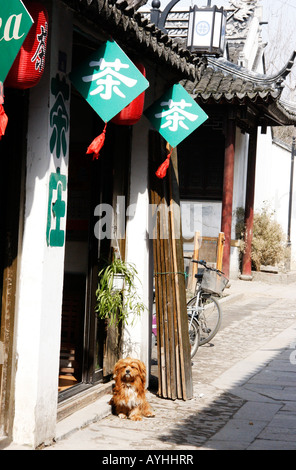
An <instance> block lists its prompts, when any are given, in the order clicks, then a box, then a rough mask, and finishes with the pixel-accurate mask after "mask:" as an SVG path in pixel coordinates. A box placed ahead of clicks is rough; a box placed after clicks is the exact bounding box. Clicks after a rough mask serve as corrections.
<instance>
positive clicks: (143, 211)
mask: <svg viewBox="0 0 296 470" xmlns="http://www.w3.org/2000/svg"><path fill="white" fill-rule="evenodd" d="M148 131H149V123H148V121H147V120H146V119H141V120H140V121H139V122H138V123H137V124H135V125H134V126H133V141H132V156H131V171H130V195H129V204H128V210H127V216H128V218H127V228H126V261H127V262H130V263H133V264H134V265H135V267H136V269H137V271H138V277H139V280H140V282H139V283H138V285H137V292H138V294H139V296H140V298H141V301H142V302H143V303H144V304H145V305H146V306H147V310H145V312H144V313H143V314H142V315H141V317H140V318H139V317H137V318H136V320H135V322H134V324H133V325H131V324H129V325H128V326H126V327H125V329H124V344H123V356H132V357H137V358H139V359H141V360H142V361H143V362H144V363H145V364H146V367H147V370H148V364H149V340H150V336H151V334H150V331H151V327H150V316H149V315H150V314H149V310H150V308H149V307H150V303H151V279H150V277H151V270H150V257H151V256H152V252H151V253H150V255H149V246H150V243H149V212H148V211H149V193H148ZM145 141H146V142H147V145H144V144H143V142H145ZM132 318H134V317H133V313H132V312H131V319H132Z"/></svg>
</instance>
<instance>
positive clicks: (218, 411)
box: [11, 278, 296, 455]
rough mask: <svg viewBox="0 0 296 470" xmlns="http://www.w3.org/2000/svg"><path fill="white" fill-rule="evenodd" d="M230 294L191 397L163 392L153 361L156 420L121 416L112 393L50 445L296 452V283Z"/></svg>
mask: <svg viewBox="0 0 296 470" xmlns="http://www.w3.org/2000/svg"><path fill="white" fill-rule="evenodd" d="M273 279H275V278H273ZM285 281H287V279H285ZM226 291H227V294H228V295H227V297H226V298H225V299H224V300H222V302H223V322H222V327H221V330H220V331H219V333H218V334H217V336H216V337H215V338H214V339H213V340H212V343H210V344H207V345H205V346H203V347H200V348H199V350H198V351H197V354H196V355H195V357H194V358H193V361H192V372H193V386H194V387H193V388H194V396H193V398H192V399H191V400H188V401H182V400H176V401H172V400H166V399H162V398H159V397H158V396H157V395H156V389H154V388H155V387H154V386H155V384H156V383H157V378H156V377H155V375H156V372H155V371H157V365H156V361H155V359H153V360H152V368H151V374H152V377H151V382H150V384H151V385H150V389H149V392H148V399H149V401H150V403H151V405H152V407H153V409H154V411H155V414H156V416H155V418H144V419H143V421H140V422H133V421H129V420H121V419H119V418H118V417H116V416H113V415H111V414H110V407H109V405H108V401H109V399H110V395H105V396H103V397H101V398H100V399H99V400H97V401H96V402H95V403H93V404H91V405H89V406H87V407H85V408H83V409H82V410H80V411H78V412H76V413H74V414H73V415H71V416H69V417H68V418H66V419H64V420H63V421H61V422H59V423H58V438H57V441H56V443H54V444H53V445H51V446H49V447H46V448H45V449H44V450H105V451H108V450H110V451H112V450H113V451H116V450H125V451H138V450H142V451H143V450H146V451H151V452H152V451H153V452H155V451H156V450H159V451H169V452H173V451H187V452H193V451H196V450H236V449H237V450H244V449H251V450H253V449H260V450H271V449H273V450H277V449H282V450H286V449H287V450H296V393H295V390H296V307H295V305H296V282H295V281H294V282H292V283H289V284H283V283H271V282H270V280H269V279H268V282H261V281H260V280H259V281H258V280H256V281H252V282H247V281H240V280H237V281H231V287H230V288H229V289H226ZM11 449H13V446H12V447H11ZM110 455H111V454H110Z"/></svg>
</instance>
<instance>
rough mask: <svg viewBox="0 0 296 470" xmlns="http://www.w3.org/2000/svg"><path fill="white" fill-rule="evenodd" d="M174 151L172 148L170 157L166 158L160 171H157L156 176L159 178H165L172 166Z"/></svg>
mask: <svg viewBox="0 0 296 470" xmlns="http://www.w3.org/2000/svg"><path fill="white" fill-rule="evenodd" d="M173 150H174V149H173V148H172V149H171V151H170V153H169V154H168V156H167V157H166V159H165V161H164V162H163V163H162V164H161V165H160V167H159V168H158V170H157V171H156V173H155V174H156V176H157V178H160V179H162V178H164V177H165V175H166V173H167V169H168V167H169V165H170V159H171V155H172V151H173Z"/></svg>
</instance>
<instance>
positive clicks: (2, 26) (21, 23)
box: [0, 0, 34, 83]
mask: <svg viewBox="0 0 296 470" xmlns="http://www.w3.org/2000/svg"><path fill="white" fill-rule="evenodd" d="M33 23H34V21H33V19H32V17H31V15H30V14H29V12H28V10H27V9H26V8H25V6H24V4H23V2H21V0H4V1H3V0H1V2H0V58H1V59H0V82H2V83H3V82H4V80H5V78H6V77H7V74H8V72H9V70H10V68H11V67H12V64H13V62H14V60H15V58H16V56H17V54H18V52H19V50H20V48H21V46H22V44H23V42H24V40H25V39H26V36H27V34H28V32H29V31H30V29H31V26H32V24H33Z"/></svg>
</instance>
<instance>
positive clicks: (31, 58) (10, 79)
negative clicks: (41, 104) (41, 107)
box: [5, 0, 48, 89]
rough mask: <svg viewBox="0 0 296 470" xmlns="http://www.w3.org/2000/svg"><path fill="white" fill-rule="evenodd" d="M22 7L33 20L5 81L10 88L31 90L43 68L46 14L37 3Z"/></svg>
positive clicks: (46, 34) (46, 24)
mask: <svg viewBox="0 0 296 470" xmlns="http://www.w3.org/2000/svg"><path fill="white" fill-rule="evenodd" d="M23 3H24V5H25V7H26V8H27V10H28V12H29V13H30V15H31V16H32V18H33V20H34V24H33V25H32V27H31V29H30V31H29V33H28V35H27V37H26V39H25V41H24V42H23V45H22V47H21V49H20V51H19V53H18V55H17V57H16V59H15V61H14V63H13V65H12V67H11V69H10V71H9V74H8V75H7V77H6V80H5V86H6V87H10V88H20V89H26V88H31V87H33V86H35V85H37V83H38V82H39V80H40V79H41V77H42V74H43V71H44V67H45V53H46V45H47V36H48V13H47V11H46V9H45V8H44V6H43V5H42V4H41V3H39V2H34V1H29V0H27V1H25V0H24V2H23Z"/></svg>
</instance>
